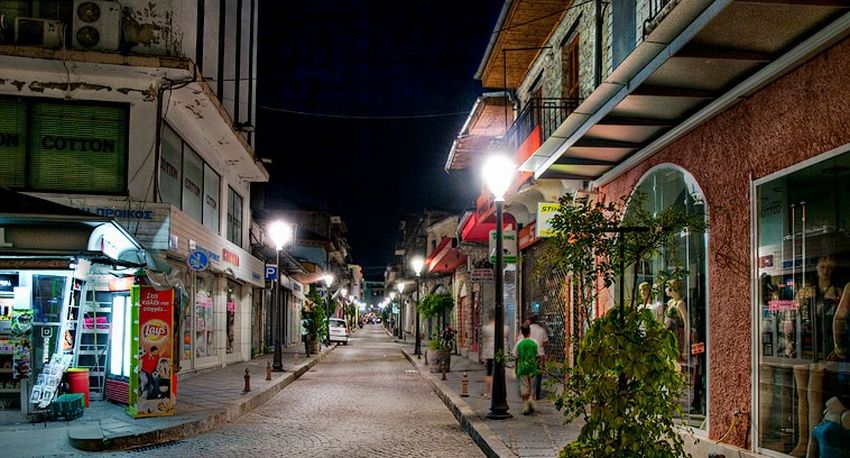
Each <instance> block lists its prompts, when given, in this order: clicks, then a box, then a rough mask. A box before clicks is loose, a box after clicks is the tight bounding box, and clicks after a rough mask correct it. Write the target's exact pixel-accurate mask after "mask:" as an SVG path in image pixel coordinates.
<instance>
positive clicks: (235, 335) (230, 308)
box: [224, 280, 242, 354]
mask: <svg viewBox="0 0 850 458" xmlns="http://www.w3.org/2000/svg"><path fill="white" fill-rule="evenodd" d="M241 301H242V286H241V285H240V284H238V283H236V282H234V281H231V280H228V281H227V307H226V310H225V316H226V317H227V323H226V326H225V329H224V330H225V333H226V334H227V345H226V346H225V353H227V354H231V353H233V352H234V349H235V350H236V351H237V352H238V351H239V344H240V342H239V327H240V326H239V325H240V323H239V315H238V313H237V312H238V309H239V302H241Z"/></svg>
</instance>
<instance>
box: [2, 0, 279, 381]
mask: <svg viewBox="0 0 850 458" xmlns="http://www.w3.org/2000/svg"><path fill="white" fill-rule="evenodd" d="M258 3H259V2H258V1H252V0H245V1H242V0H239V1H225V0H222V1H206V2H177V1H170V0H162V1H159V0H154V1H134V0H130V1H122V2H120V3H119V2H113V1H90V2H82V1H7V2H2V4H0V14H2V16H3V17H4V21H5V24H6V25H7V27H5V28H4V31H3V33H2V35H0V66H2V68H3V75H4V76H3V78H2V79H0V98H1V99H2V100H0V111H2V115H0V132H2V137H3V142H2V145H0V152H2V154H3V156H4V159H5V160H4V163H5V164H6V166H5V167H6V171H5V172H4V173H3V174H2V178H0V181H2V185H3V186H5V187H9V188H11V189H14V190H18V191H21V192H26V193H28V194H30V195H33V196H36V197H39V198H43V199H47V200H51V201H53V202H57V203H60V204H63V205H66V206H70V207H74V208H78V209H82V210H85V211H88V212H90V213H94V214H96V215H100V216H102V217H104V218H109V219H113V220H115V221H117V222H118V223H119V224H120V225H121V227H123V229H124V230H125V231H126V232H127V233H129V234H131V235H132V236H133V237H134V238H135V239H137V240H138V241H139V242H140V243H141V245H142V246H143V247H144V249H145V251H146V253H147V256H148V257H150V258H151V260H152V261H151V263H152V265H155V266H156V267H157V269H155V271H151V272H150V273H149V275H148V277H149V278H148V281H151V282H157V283H158V284H160V285H162V286H168V287H173V288H175V290H176V292H177V297H178V298H179V301H178V305H177V309H178V316H177V321H176V323H177V324H176V326H179V330H178V331H177V333H176V334H177V335H178V336H179V337H178V343H177V348H176V351H175V353H176V354H175V359H176V360H178V361H177V362H176V364H175V370H179V371H180V374H186V373H190V372H192V371H196V370H200V369H205V368H210V367H220V366H221V365H223V364H229V363H233V362H237V361H243V360H246V359H249V358H250V357H251V309H252V304H253V303H254V302H255V298H256V297H257V296H262V294H263V289H264V287H265V285H264V281H263V265H262V262H261V261H260V260H259V259H258V258H257V257H255V256H254V255H252V254H251V253H250V241H249V240H248V233H249V227H250V220H251V214H250V211H249V208H250V192H249V191H250V185H251V183H252V182H264V181H267V180H268V172H267V171H266V170H265V168H264V167H263V165H262V164H261V163H260V160H259V158H258V157H257V156H256V154H255V152H254V150H253V147H252V144H253V141H254V138H253V133H252V132H253V122H254V112H255V109H256V89H255V74H256V24H257V14H258ZM192 256H196V257H198V258H202V259H204V260H205V262H203V263H187V260H188V259H189V258H190V257H192ZM119 379H120V377H119Z"/></svg>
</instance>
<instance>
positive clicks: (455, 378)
mask: <svg viewBox="0 0 850 458" xmlns="http://www.w3.org/2000/svg"><path fill="white" fill-rule="evenodd" d="M396 343H397V344H398V345H399V346H400V347H401V350H402V351H403V352H404V353H405V355H406V356H407V357H408V359H409V360H410V361H411V363H412V364H414V366H415V367H416V368H417V369H418V370H419V372H420V373H421V374H422V376H423V377H424V378H425V379H426V380H427V381H428V383H430V384H431V386H432V388H433V389H434V391H435V392H436V393H437V394H438V395H439V396H440V397H441V398H442V399H443V402H444V403H445V404H446V406H447V407H449V409H450V410H451V411H452V412H453V413H454V415H455V418H457V419H458V421H459V422H460V423H461V426H462V427H464V428H465V429H466V430H467V432H468V433H469V434H470V436H472V438H473V440H475V441H476V442H477V443H478V445H479V446H480V447H481V448H482V450H484V452H485V453H486V454H487V455H488V456H491V457H495V456H498V457H502V458H505V457H512V456H518V457H550V458H551V457H555V456H558V453H559V452H560V450H561V449H562V448H564V446H565V445H566V444H567V443H568V442H570V441H572V440H574V439H575V438H577V437H578V434H579V430H580V429H581V426H580V424H579V423H577V422H573V423H571V424H569V425H564V424H563V423H564V417H563V415H562V414H561V412H559V411H558V410H556V409H555V407H554V405H553V403H552V402H551V401H549V400H545V399H543V400H540V401H537V402H536V403H535V405H536V407H537V411H536V412H535V413H533V414H531V415H522V401H521V400H520V398H519V391H518V389H517V380H516V376H515V375H514V373H513V370H512V369H510V368H508V369H506V370H505V380H506V389H507V400H508V407H509V411H508V412H509V413H510V414H511V415H513V417H512V418H510V419H507V420H490V419H487V418H486V415H487V414H488V413H489V412H490V399H488V398H485V397H483V393H484V373H485V371H484V365H483V364H479V363H478V362H475V361H470V360H469V359H467V358H465V357H462V356H454V355H453V356H452V362H451V372H449V373H447V374H446V380H445V381H442V380H441V378H442V374H440V373H433V374H432V373H430V372H429V370H428V367H427V366H426V363H425V352H426V351H427V342H423V343H422V353H423V356H422V358H420V359H417V358H416V356H415V355H414V354H413V345H412V342H410V341H404V342H400V341H398V340H396ZM464 373H466V374H467V376H468V379H469V388H468V393H469V396H468V397H461V396H460V392H461V380H462V378H463V374H464Z"/></svg>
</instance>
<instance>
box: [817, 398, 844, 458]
mask: <svg viewBox="0 0 850 458" xmlns="http://www.w3.org/2000/svg"><path fill="white" fill-rule="evenodd" d="M812 437H814V439H815V440H816V441H817V443H818V450H819V451H820V455H819V456H820V457H822V458H832V457H847V456H850V410H847V408H846V407H844V404H842V403H841V401H840V400H839V399H838V398H836V397H833V398H830V399H829V400H828V401H826V410H825V411H824V412H823V421H822V422H820V423H818V425H817V426H815V427H814V428H813V429H812Z"/></svg>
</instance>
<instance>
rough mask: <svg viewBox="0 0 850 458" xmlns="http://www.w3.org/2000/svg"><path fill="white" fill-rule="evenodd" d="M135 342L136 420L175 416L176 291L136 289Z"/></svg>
mask: <svg viewBox="0 0 850 458" xmlns="http://www.w3.org/2000/svg"><path fill="white" fill-rule="evenodd" d="M131 300H132V302H133V308H132V314H133V315H132V321H131V323H132V325H131V328H132V333H133V334H132V339H133V345H131V346H130V348H131V349H132V348H135V349H136V350H137V353H136V356H135V357H133V358H131V362H130V405H129V406H128V407H127V413H129V414H130V416H132V417H133V418H144V417H161V416H166V415H174V403H175V402H176V401H177V393H176V377H175V376H174V371H173V370H172V368H173V358H172V356H173V355H174V290H173V289H166V290H163V291H157V290H156V289H154V288H153V287H152V286H133V289H132V291H131Z"/></svg>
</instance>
